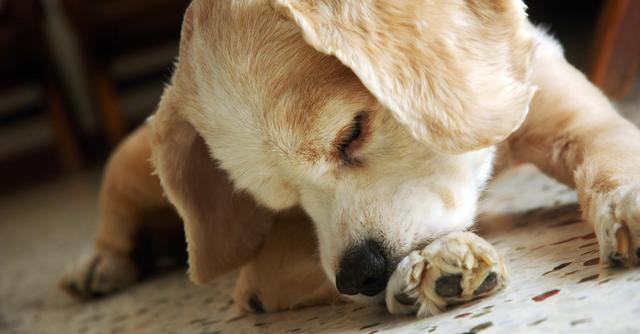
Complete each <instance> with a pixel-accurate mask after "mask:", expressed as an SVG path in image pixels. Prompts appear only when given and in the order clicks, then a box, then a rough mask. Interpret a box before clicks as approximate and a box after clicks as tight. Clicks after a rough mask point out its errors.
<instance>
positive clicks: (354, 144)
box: [335, 112, 366, 164]
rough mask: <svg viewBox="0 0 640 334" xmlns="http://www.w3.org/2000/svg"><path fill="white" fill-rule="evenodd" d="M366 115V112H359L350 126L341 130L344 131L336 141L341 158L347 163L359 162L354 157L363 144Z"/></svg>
mask: <svg viewBox="0 0 640 334" xmlns="http://www.w3.org/2000/svg"><path fill="white" fill-rule="evenodd" d="M365 117H366V115H365V113H364V112H361V113H358V114H357V115H356V116H355V117H354V118H353V120H352V121H351V124H350V125H349V127H347V128H346V129H345V130H343V131H341V132H342V133H341V134H340V135H339V137H338V140H337V141H336V144H335V146H336V151H337V153H338V156H339V157H340V160H342V162H344V163H346V164H353V163H354V162H357V160H355V159H354V158H353V153H354V151H355V150H356V149H357V148H358V147H359V146H360V145H361V144H362V139H363V137H364V121H365Z"/></svg>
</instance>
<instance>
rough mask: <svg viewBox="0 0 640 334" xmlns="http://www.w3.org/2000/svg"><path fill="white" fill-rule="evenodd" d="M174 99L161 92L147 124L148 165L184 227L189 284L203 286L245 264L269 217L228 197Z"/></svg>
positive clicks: (242, 198)
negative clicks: (150, 152)
mask: <svg viewBox="0 0 640 334" xmlns="http://www.w3.org/2000/svg"><path fill="white" fill-rule="evenodd" d="M175 96H176V94H173V88H172V87H169V88H167V89H166V90H165V93H164V96H163V98H162V101H161V102H160V106H159V109H158V111H157V112H156V114H155V116H154V117H153V119H151V120H150V121H149V122H150V123H151V127H152V133H153V137H152V147H153V156H152V160H153V164H154V165H155V168H156V172H157V173H158V176H159V177H160V181H161V183H162V187H163V189H164V191H165V193H166V196H167V197H168V198H169V200H170V201H171V203H172V204H173V205H174V206H175V208H176V209H177V211H178V213H179V214H180V216H181V217H182V220H183V222H184V228H185V234H186V238H187V244H188V252H189V273H190V277H191V280H193V281H194V282H195V283H205V282H207V281H209V280H211V279H213V278H214V277H216V276H217V275H219V274H222V273H224V272H226V271H228V270H231V269H234V268H236V267H238V266H240V265H242V264H244V263H245V262H247V261H248V260H250V259H251V258H252V257H253V256H254V255H255V254H256V252H257V249H258V247H259V246H260V243H261V241H262V239H263V236H264V235H265V233H266V231H267V230H268V229H269V227H270V225H271V222H272V219H273V218H272V214H271V213H269V212H268V211H266V209H262V208H259V207H258V206H257V205H256V203H255V202H254V200H253V199H252V198H251V197H249V196H248V195H246V194H243V193H239V192H234V189H233V185H232V184H231V182H230V181H229V179H228V178H227V175H226V174H225V172H224V171H222V170H221V169H219V168H218V167H216V164H215V161H214V160H213V159H212V158H211V156H210V153H209V149H208V147H207V145H206V144H205V142H204V140H203V139H202V137H200V135H199V134H198V133H197V132H196V130H195V129H194V127H193V126H192V125H191V124H190V123H189V122H188V121H187V120H186V119H185V118H184V117H183V115H181V110H180V109H179V105H180V106H181V104H179V101H177V100H176V98H175Z"/></svg>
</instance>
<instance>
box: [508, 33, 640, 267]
mask: <svg viewBox="0 0 640 334" xmlns="http://www.w3.org/2000/svg"><path fill="white" fill-rule="evenodd" d="M533 77H534V82H535V84H536V85H538V87H539V90H538V92H537V93H536V95H535V96H534V98H533V101H532V104H531V110H530V112H529V115H528V118H527V120H526V122H525V124H524V125H523V127H522V128H521V129H520V130H518V131H517V132H516V133H514V134H513V135H512V136H511V138H510V139H509V141H508V142H507V146H508V151H509V153H510V155H511V157H512V158H513V160H515V161H524V162H532V163H534V164H535V165H536V166H537V167H538V168H540V169H541V170H542V171H544V172H545V173H547V174H549V175H551V176H553V177H555V178H556V179H557V180H559V181H561V182H563V183H565V184H567V185H569V186H572V187H575V188H576V190H577V193H578V198H579V201H580V205H581V209H582V212H583V217H584V218H585V219H586V220H587V221H588V222H590V223H591V224H593V226H594V228H595V232H596V235H597V238H598V242H599V244H600V258H601V263H611V264H626V265H629V264H636V263H638V257H639V256H640V131H638V129H637V128H636V127H635V126H634V125H632V124H631V123H630V122H628V121H627V120H625V119H623V118H622V117H621V116H620V115H618V114H617V113H616V111H615V110H614V108H613V107H612V105H611V103H610V102H609V101H608V100H607V98H606V97H605V96H604V95H603V94H602V93H601V92H600V91H599V90H598V89H597V88H596V87H595V86H593V85H592V84H591V83H590V82H589V81H588V80H587V79H586V78H585V76H584V75H582V74H581V73H580V72H578V71H577V70H576V69H575V68H573V67H572V66H571V65H570V64H569V63H567V61H566V60H565V59H564V57H563V55H562V53H561V51H560V50H559V48H556V47H554V45H552V44H550V43H548V42H545V43H543V44H542V45H541V47H540V50H539V52H538V55H537V58H536V61H535V67H534V73H533Z"/></svg>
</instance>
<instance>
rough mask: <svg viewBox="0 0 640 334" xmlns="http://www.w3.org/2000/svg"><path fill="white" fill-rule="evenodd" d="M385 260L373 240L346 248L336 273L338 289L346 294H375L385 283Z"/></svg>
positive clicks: (386, 279)
mask: <svg viewBox="0 0 640 334" xmlns="http://www.w3.org/2000/svg"><path fill="white" fill-rule="evenodd" d="M388 280H389V275H388V273H387V261H386V260H385V257H384V254H383V252H382V248H381V247H380V244H379V243H377V242H376V241H373V240H367V241H365V242H364V243H362V244H360V245H358V246H357V247H353V248H351V249H349V250H347V251H346V252H345V253H344V255H343V257H342V260H341V261H340V267H339V270H338V274H337V275H336V287H337V288H338V291H339V292H340V293H342V294H346V295H355V294H358V293H360V294H363V295H365V296H375V295H377V294H378V293H380V292H381V291H382V290H384V288H385V287H386V285H387V281H388Z"/></svg>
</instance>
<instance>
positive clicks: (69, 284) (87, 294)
mask: <svg viewBox="0 0 640 334" xmlns="http://www.w3.org/2000/svg"><path fill="white" fill-rule="evenodd" d="M138 274H139V273H138V268H137V266H136V264H135V263H134V261H133V260H131V259H130V257H129V256H127V255H123V254H118V253H116V252H110V251H99V250H96V251H95V252H94V253H93V254H91V255H90V256H88V257H86V258H84V259H82V260H80V261H79V262H78V263H76V264H75V265H74V266H73V267H72V268H70V269H69V270H68V271H67V272H66V273H65V274H64V276H63V277H62V279H61V280H60V283H59V284H60V287H61V288H62V289H63V290H65V291H66V292H67V293H69V294H70V295H71V296H73V297H76V298H78V299H83V300H87V299H94V298H99V297H103V296H106V295H109V294H113V293H115V292H117V291H119V290H121V289H123V288H125V287H127V286H130V285H131V284H133V283H134V282H135V281H136V280H137V279H138Z"/></svg>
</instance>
